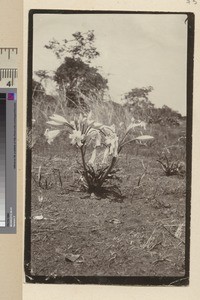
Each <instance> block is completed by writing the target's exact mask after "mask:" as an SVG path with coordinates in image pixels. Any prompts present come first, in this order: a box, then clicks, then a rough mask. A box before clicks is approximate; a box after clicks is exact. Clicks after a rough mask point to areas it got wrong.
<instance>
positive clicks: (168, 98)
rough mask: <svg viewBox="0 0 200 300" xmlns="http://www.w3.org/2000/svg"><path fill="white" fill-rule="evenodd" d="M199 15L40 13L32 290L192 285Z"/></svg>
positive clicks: (31, 169)
mask: <svg viewBox="0 0 200 300" xmlns="http://www.w3.org/2000/svg"><path fill="white" fill-rule="evenodd" d="M193 43H194V16H193V14H192V13H162V12H160V13H159V12H157V13H154V12H141V13H139V12H123V11H121V12H115V11H112V12H106V11H104V12H103V11H62V10H55V11H54V10H31V11H30V14H29V32H28V70H27V72H28V85H27V126H26V127H27V128H26V132H27V133H26V205H25V217H26V221H25V261H24V265H25V275H26V282H28V283H63V284H69V283H75V284H105V285H109V284H120V285H143V286H145V285H146V286H148V285H172V286H173V285H177V286H180V285H188V284H189V252H190V251H189V250H190V243H189V241H190V207H191V203H190V194H191V149H192V85H193V82H192V80H193V74H192V72H193V47H194V45H193Z"/></svg>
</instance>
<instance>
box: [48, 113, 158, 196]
mask: <svg viewBox="0 0 200 300" xmlns="http://www.w3.org/2000/svg"><path fill="white" fill-rule="evenodd" d="M47 124H48V125H51V126H52V127H57V128H58V129H55V130H49V129H46V131H45V137H46V139H47V142H48V143H49V144H51V143H52V142H53V141H54V139H55V138H56V137H57V136H58V135H60V134H61V133H62V132H63V131H67V132H68V133H69V139H70V141H71V144H72V145H73V146H74V147H77V148H78V149H79V151H80V154H81V159H82V167H83V169H82V171H81V180H82V181H83V183H84V186H85V187H86V188H87V190H88V191H89V192H94V193H95V192H98V191H100V190H101V187H102V185H103V184H104V183H105V182H106V181H107V180H110V179H114V178H115V174H116V172H117V170H116V169H115V166H116V163H117V161H118V159H119V157H120V153H121V151H122V149H123V148H124V146H125V145H127V144H130V143H132V142H134V141H146V140H150V139H153V137H152V136H150V135H140V136H135V137H134V138H133V135H130V132H134V130H135V128H136V127H140V128H143V129H146V124H145V123H144V122H137V121H135V120H134V118H132V119H131V122H130V124H129V126H128V127H127V128H126V127H125V125H124V124H123V123H120V124H119V126H120V127H122V126H123V127H124V130H123V134H122V136H120V137H119V135H118V134H117V132H116V128H115V125H114V124H113V125H111V126H107V125H104V124H102V123H98V122H95V120H93V119H92V113H91V112H90V113H89V114H88V115H87V116H83V115H82V114H80V115H79V116H78V117H74V118H73V120H71V121H68V120H66V119H65V118H64V117H63V116H60V115H57V114H54V115H53V116H51V117H50V120H49V121H48V122H47Z"/></svg>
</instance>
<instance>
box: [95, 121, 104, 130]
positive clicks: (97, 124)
mask: <svg viewBox="0 0 200 300" xmlns="http://www.w3.org/2000/svg"><path fill="white" fill-rule="evenodd" d="M93 127H94V128H96V129H100V128H101V127H102V124H101V123H98V122H94V123H93Z"/></svg>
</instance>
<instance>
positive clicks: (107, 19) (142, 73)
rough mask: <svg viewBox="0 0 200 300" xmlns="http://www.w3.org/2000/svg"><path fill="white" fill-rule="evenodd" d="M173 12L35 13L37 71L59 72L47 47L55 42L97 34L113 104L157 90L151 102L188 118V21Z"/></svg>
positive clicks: (97, 61) (98, 61) (99, 60)
mask: <svg viewBox="0 0 200 300" xmlns="http://www.w3.org/2000/svg"><path fill="white" fill-rule="evenodd" d="M186 17H187V16H186V15H184V14H181V15H173V14H166V15H165V14H160V15H159V14H35V15H34V20H33V70H34V71H37V70H48V71H50V70H52V71H54V70H56V69H57V68H58V67H59V65H60V64H61V62H60V61H59V60H58V59H57V58H56V56H55V55H54V54H53V53H52V52H51V50H48V49H46V48H45V47H44V45H45V44H48V42H49V41H50V40H51V39H52V38H55V39H56V40H58V41H62V40H63V39H65V38H66V39H70V38H71V37H72V36H71V35H72V34H73V33H75V32H77V31H80V32H87V31H88V30H94V34H95V37H96V39H95V46H96V48H97V50H98V51H99V52H100V57H98V58H97V59H95V60H94V61H93V65H94V66H101V69H100V70H101V71H100V72H101V73H102V75H104V76H105V77H106V78H107V79H108V85H109V91H110V95H111V98H112V100H113V101H116V102H119V101H120V99H121V95H122V94H124V93H127V92H129V91H130V90H131V89H133V88H141V87H147V86H153V88H154V91H153V92H151V95H150V100H151V101H152V102H153V103H154V104H155V106H156V107H162V106H163V105H167V106H169V107H171V108H173V109H174V110H176V111H179V112H180V113H181V114H182V115H186V77H187V22H186V23H185V22H184V21H185V19H186Z"/></svg>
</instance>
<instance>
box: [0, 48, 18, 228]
mask: <svg viewBox="0 0 200 300" xmlns="http://www.w3.org/2000/svg"><path fill="white" fill-rule="evenodd" d="M17 58H18V49H17V48H0V233H16V140H17V138H16V134H17V128H16V125H17V122H16V118H17V76H18V74H17V73H18V72H17Z"/></svg>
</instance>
